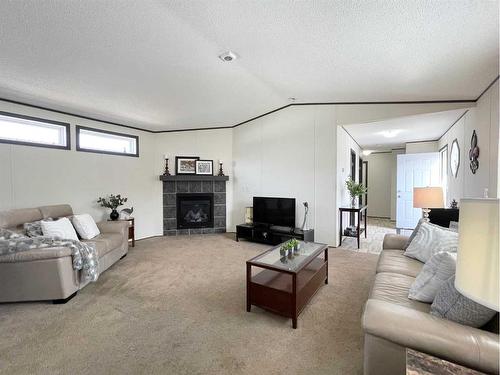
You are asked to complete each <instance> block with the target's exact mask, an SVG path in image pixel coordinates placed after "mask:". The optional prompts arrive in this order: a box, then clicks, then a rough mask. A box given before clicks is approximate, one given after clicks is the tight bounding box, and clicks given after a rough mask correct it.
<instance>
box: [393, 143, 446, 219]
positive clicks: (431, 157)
mask: <svg viewBox="0 0 500 375" xmlns="http://www.w3.org/2000/svg"><path fill="white" fill-rule="evenodd" d="M397 157H398V160H397V184H396V185H397V188H396V190H397V199H396V203H397V204H396V228H398V229H413V228H415V226H416V225H417V223H418V220H419V219H420V218H421V217H422V209H420V208H413V188H414V187H426V186H441V178H440V174H439V167H440V163H439V153H438V152H429V153H421V154H401V155H398V156H397Z"/></svg>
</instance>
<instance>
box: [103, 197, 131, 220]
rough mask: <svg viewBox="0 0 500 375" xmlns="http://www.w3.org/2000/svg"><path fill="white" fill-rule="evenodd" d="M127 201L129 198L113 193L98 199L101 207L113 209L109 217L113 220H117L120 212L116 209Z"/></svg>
mask: <svg viewBox="0 0 500 375" xmlns="http://www.w3.org/2000/svg"><path fill="white" fill-rule="evenodd" d="M126 201H127V198H122V197H121V195H120V194H118V195H113V194H111V195H110V196H109V197H108V198H101V197H99V199H97V203H99V204H100V205H101V207H106V208H110V209H111V214H110V215H109V218H110V219H111V220H117V219H118V217H119V216H120V214H119V213H118V211H116V209H117V208H118V207H120V206H122V205H123V204H124V203H125V202H126Z"/></svg>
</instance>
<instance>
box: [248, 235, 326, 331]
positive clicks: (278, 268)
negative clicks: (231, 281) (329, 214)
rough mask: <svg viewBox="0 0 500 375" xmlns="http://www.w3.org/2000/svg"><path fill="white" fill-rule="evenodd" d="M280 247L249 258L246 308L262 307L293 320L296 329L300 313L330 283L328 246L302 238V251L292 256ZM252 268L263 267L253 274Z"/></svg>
mask: <svg viewBox="0 0 500 375" xmlns="http://www.w3.org/2000/svg"><path fill="white" fill-rule="evenodd" d="M280 246H281V245H278V246H276V247H273V248H271V249H269V250H267V251H265V252H264V253H262V254H260V255H258V256H256V257H254V258H252V259H250V260H248V261H247V311H248V312H250V309H251V306H252V305H254V306H258V307H261V308H263V309H266V310H269V311H272V312H274V313H276V314H279V315H282V316H286V317H287V318H290V319H292V326H293V328H297V317H298V316H299V314H300V313H301V312H302V310H303V309H304V308H305V307H306V305H307V303H308V302H309V300H310V299H311V298H312V296H313V295H314V294H315V293H316V292H317V291H318V290H319V288H320V287H321V286H322V285H324V284H328V246H327V245H325V244H322V243H316V242H303V241H300V249H299V251H298V252H297V253H296V254H294V255H292V256H290V257H289V256H287V257H282V256H281V255H280ZM321 254H324V257H323V258H321V257H320V255H321ZM252 267H258V268H262V269H263V270H261V271H260V272H259V273H256V274H255V275H252Z"/></svg>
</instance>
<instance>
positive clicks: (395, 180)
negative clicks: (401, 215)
mask: <svg viewBox="0 0 500 375" xmlns="http://www.w3.org/2000/svg"><path fill="white" fill-rule="evenodd" d="M404 153H405V150H402V149H399V150H392V152H391V159H392V162H391V164H392V166H391V220H396V210H397V206H398V202H397V200H398V197H397V194H398V193H397V190H398V187H397V185H398V155H399V154H404Z"/></svg>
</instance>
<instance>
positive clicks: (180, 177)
mask: <svg viewBox="0 0 500 375" xmlns="http://www.w3.org/2000/svg"><path fill="white" fill-rule="evenodd" d="M228 180H229V176H208V175H207V176H203V175H189V174H186V175H175V176H165V175H161V176H160V181H228Z"/></svg>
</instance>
